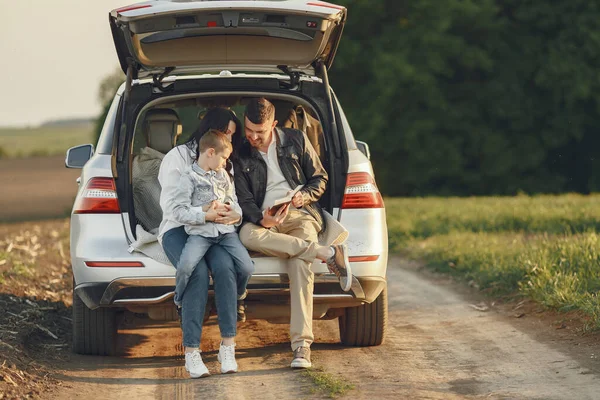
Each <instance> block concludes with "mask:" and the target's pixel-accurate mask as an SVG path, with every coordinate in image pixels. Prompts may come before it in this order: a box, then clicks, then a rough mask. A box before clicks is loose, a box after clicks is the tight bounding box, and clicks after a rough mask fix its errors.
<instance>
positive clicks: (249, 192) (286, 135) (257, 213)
mask: <svg viewBox="0 0 600 400" xmlns="http://www.w3.org/2000/svg"><path fill="white" fill-rule="evenodd" d="M275 140H276V143H275V144H276V147H277V159H278V160H279V167H280V168H281V172H282V173H283V176H284V177H285V179H286V180H287V182H288V183H289V185H290V187H292V188H295V187H296V186H298V185H304V187H303V188H302V190H301V191H300V192H301V193H302V196H304V208H305V209H306V211H308V213H309V214H310V215H312V216H313V217H314V218H315V219H316V220H317V222H318V223H319V226H320V227H321V230H323V229H324V228H325V226H324V218H323V214H322V210H321V206H320V205H319V203H318V201H319V199H320V198H321V196H322V195H323V193H324V192H325V189H326V187H327V172H326V171H325V169H324V168H323V166H322V165H321V161H319V156H318V155H317V153H316V152H315V150H314V149H313V147H312V145H311V144H310V142H309V141H308V139H307V137H306V135H304V134H303V133H302V132H300V131H298V130H296V129H288V128H276V129H275ZM233 166H234V170H235V175H234V177H235V191H236V194H237V197H238V202H239V204H240V206H241V207H242V211H243V213H244V221H249V222H252V223H253V224H257V225H260V220H261V219H262V217H263V215H262V211H261V206H262V203H263V201H264V199H265V193H266V190H267V164H266V163H265V161H264V160H263V158H262V156H261V155H260V153H259V152H258V150H257V149H255V148H254V147H252V146H251V145H250V143H248V142H247V141H246V142H244V143H243V144H242V145H241V146H240V147H239V149H238V152H237V155H236V159H235V162H234V165H233Z"/></svg>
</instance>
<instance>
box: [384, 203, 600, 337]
mask: <svg viewBox="0 0 600 400" xmlns="http://www.w3.org/2000/svg"><path fill="white" fill-rule="evenodd" d="M386 208H387V219H388V229H389V233H390V250H391V251H393V252H397V253H401V254H404V255H406V256H408V257H411V258H414V259H420V260H423V261H425V262H426V263H427V264H428V265H429V266H431V267H433V268H434V269H436V270H438V271H441V272H446V273H450V274H453V275H457V276H460V277H462V278H464V279H466V280H467V281H470V282H471V283H472V284H473V285H475V286H477V287H479V288H481V289H482V290H485V291H487V292H490V293H492V294H496V295H503V294H522V295H526V296H529V297H531V298H533V299H534V300H536V301H538V302H540V303H542V304H544V305H546V306H548V307H551V308H555V309H559V310H565V311H568V310H580V311H582V312H584V313H585V314H586V315H588V316H589V317H590V320H589V327H590V328H594V329H597V328H600V301H599V299H598V293H599V292H600V274H599V272H600V264H599V261H600V238H599V236H598V233H597V232H598V229H599V228H600V195H591V196H582V195H574V194H569V195H561V196H536V197H528V196H518V197H511V198H496V197H488V198H464V199H460V198H425V199H423V198H414V199H386Z"/></svg>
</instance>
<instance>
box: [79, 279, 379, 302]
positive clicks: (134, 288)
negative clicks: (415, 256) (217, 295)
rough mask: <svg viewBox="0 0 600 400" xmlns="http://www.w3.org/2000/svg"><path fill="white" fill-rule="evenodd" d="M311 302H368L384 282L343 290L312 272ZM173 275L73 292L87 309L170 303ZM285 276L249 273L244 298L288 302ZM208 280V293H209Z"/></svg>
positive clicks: (360, 282)
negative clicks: (312, 292)
mask: <svg viewBox="0 0 600 400" xmlns="http://www.w3.org/2000/svg"><path fill="white" fill-rule="evenodd" d="M314 282H315V289H314V295H313V299H314V303H315V304H327V305H329V306H330V307H331V308H336V307H352V306H358V305H361V304H364V303H371V302H373V301H374V300H375V298H377V296H379V293H381V291H382V290H383V288H384V287H385V284H386V280H385V278H383V277H380V276H373V277H358V278H357V277H354V278H353V282H352V288H351V289H350V291H348V292H343V291H342V290H341V288H340V285H339V282H338V279H337V278H336V276H335V275H332V274H315V278H314ZM174 289H175V278H174V277H172V276H170V277H148V278H143V277H138V278H119V279H115V280H113V281H112V282H110V283H84V284H80V285H77V286H76V287H75V292H76V293H77V295H78V296H79V297H80V298H81V300H83V302H84V303H85V305H86V306H87V307H88V308H90V309H96V308H99V307H123V308H127V307H130V306H155V305H157V306H158V305H163V304H165V305H168V304H169V303H172V297H173V290H174ZM288 293H289V279H288V276H287V274H258V275H253V276H252V278H251V279H250V282H249V283H248V301H252V300H253V299H254V300H257V299H260V301H261V302H265V303H270V302H273V303H278V304H281V302H282V301H283V302H289V294H288ZM213 294H214V292H213V288H212V284H211V286H210V289H209V296H211V295H213Z"/></svg>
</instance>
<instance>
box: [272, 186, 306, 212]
mask: <svg viewBox="0 0 600 400" xmlns="http://www.w3.org/2000/svg"><path fill="white" fill-rule="evenodd" d="M303 187H304V185H298V186H296V188H295V189H294V190H292V191H291V192H289V193H288V194H287V196H285V197H282V198H280V199H277V200H275V201H274V202H273V205H272V206H271V207H269V214H271V215H275V214H276V213H277V211H278V210H279V209H280V208H281V207H283V206H285V205H286V204H290V203H291V202H292V199H293V198H294V196H295V195H296V193H298V192H299V191H300V189H302V188H303Z"/></svg>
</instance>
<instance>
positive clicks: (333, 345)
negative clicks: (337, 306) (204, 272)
mask: <svg viewBox="0 0 600 400" xmlns="http://www.w3.org/2000/svg"><path fill="white" fill-rule="evenodd" d="M388 282H389V284H388V285H389V286H388V288H389V310H390V318H389V324H390V325H389V330H388V334H387V337H386V341H385V344H384V345H382V346H379V347H373V348H344V347H342V346H340V345H338V344H337V342H338V341H339V335H338V332H337V321H319V322H316V323H315V332H316V343H315V344H314V345H313V364H314V365H315V366H317V367H321V368H322V369H323V370H324V371H326V372H328V373H330V374H331V375H333V376H335V377H340V378H342V379H343V380H344V381H346V382H347V383H350V384H353V385H354V389H353V390H350V391H349V392H347V394H346V395H345V396H343V397H346V396H347V397H348V398H350V397H351V398H369V399H382V398H389V399H405V398H406V399H421V398H425V399H471V398H486V399H488V398H492V399H504V398H519V399H598V398H600V379H599V374H600V363H599V362H598V359H597V358H596V357H597V356H600V348H598V346H597V343H598V341H597V337H596V338H592V339H593V340H590V338H589V337H582V336H580V335H577V334H569V335H567V334H566V333H565V330H561V331H560V332H562V333H565V335H564V336H565V337H561V336H559V334H558V333H557V332H558V331H555V330H554V328H553V327H552V326H551V324H550V323H549V322H548V321H547V320H544V321H542V320H540V319H537V318H536V316H535V313H532V314H531V315H530V314H527V315H525V316H523V317H522V318H515V317H514V315H513V314H514V313H511V311H510V310H508V311H507V308H506V307H504V309H499V308H498V307H490V309H489V310H487V311H481V310H482V309H483V308H482V307H477V308H479V310H478V309H476V308H475V307H473V305H474V304H478V303H479V302H480V301H481V300H482V298H480V297H479V296H478V295H477V294H473V293H471V292H470V291H469V290H466V289H465V288H464V287H463V286H461V285H459V284H456V283H453V282H452V281H450V280H449V279H447V278H440V277H432V276H430V275H428V274H423V273H421V272H418V271H416V269H415V268H414V267H413V266H410V265H409V264H407V263H406V262H405V261H403V260H401V259H392V260H391V261H390V266H389V269H388ZM484 300H486V301H488V302H489V301H490V300H489V299H484ZM519 316H521V314H519ZM138 325H139V324H137V325H136V324H129V325H128V326H126V327H125V328H124V329H123V330H122V331H121V333H122V335H121V339H122V343H121V348H122V349H123V350H124V351H126V352H127V353H128V356H126V357H122V358H101V357H80V356H75V357H72V359H71V362H70V363H69V365H66V366H65V369H64V370H61V371H57V378H58V379H59V380H60V381H61V382H62V388H61V389H59V390H58V391H57V392H56V393H54V394H53V395H52V398H61V399H63V398H64V399H66V398H69V399H86V400H89V399H96V398H102V399H106V398H120V399H128V400H134V399H145V398H158V399H170V398H209V397H211V398H224V399H255V398H256V399H259V398H260V399H298V398H301V399H306V398H321V397H323V396H325V395H326V394H325V393H323V392H319V391H315V384H314V383H313V381H312V380H311V379H310V377H308V376H307V375H306V374H304V373H302V372H300V371H292V370H290V369H289V368H288V365H289V361H290V354H291V352H290V351H289V348H288V344H287V325H270V324H267V323H264V322H262V321H260V322H254V321H250V322H248V323H246V324H243V325H241V326H240V332H239V337H238V345H237V356H238V363H239V366H240V369H241V372H240V373H238V374H234V375H225V376H222V375H219V374H218V372H217V371H218V368H219V364H218V362H217V360H216V358H217V353H216V349H218V329H217V327H216V326H215V325H214V322H213V323H212V324H211V325H209V326H207V327H206V328H205V333H204V340H203V346H202V347H203V351H204V359H205V360H206V362H207V366H208V368H209V370H210V371H211V372H212V373H213V375H212V376H211V377H208V378H205V379H197V380H191V379H187V377H186V373H185V370H184V368H183V359H182V357H181V348H180V347H179V346H178V343H179V341H180V332H179V329H178V327H177V325H176V324H172V323H169V324H158V323H155V324H154V325H153V326H152V329H149V328H147V327H143V328H142V327H139V326H138Z"/></svg>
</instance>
